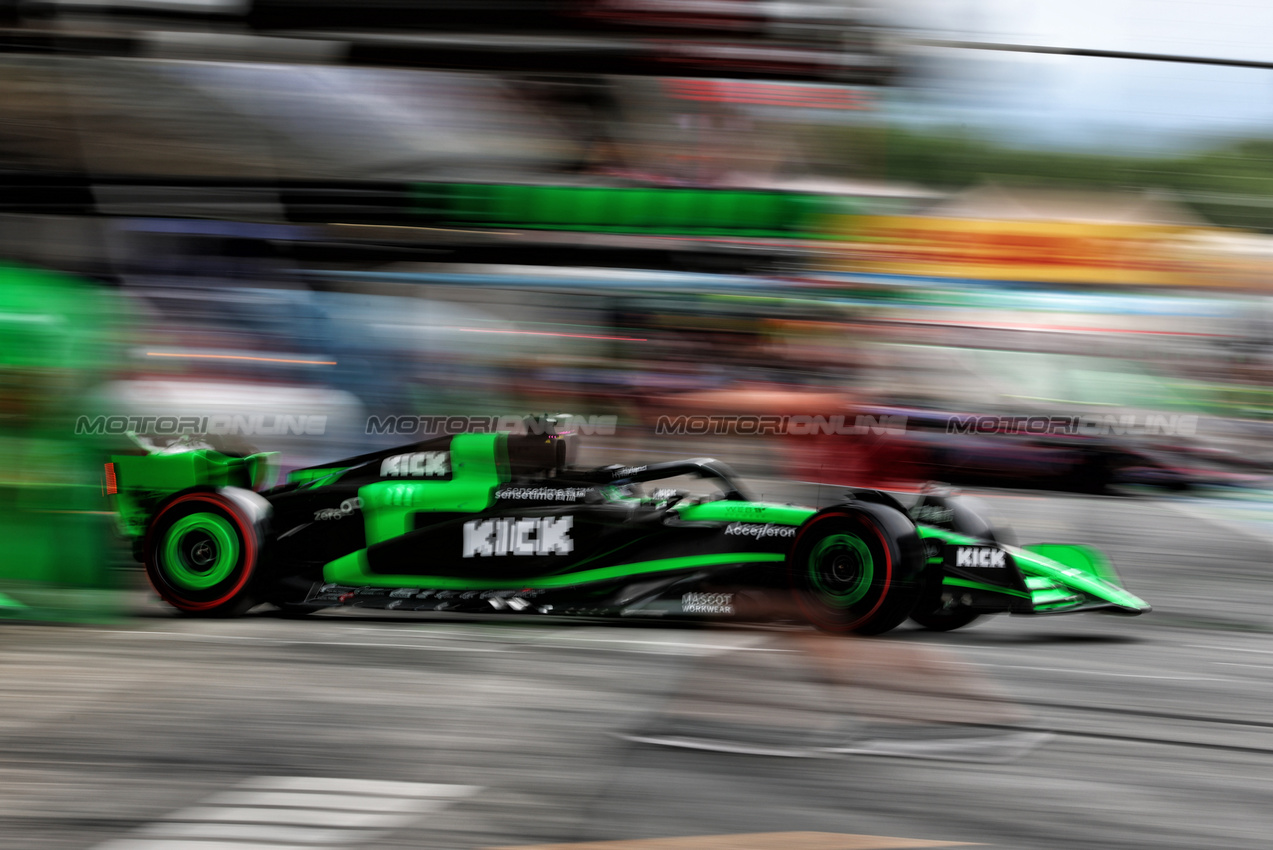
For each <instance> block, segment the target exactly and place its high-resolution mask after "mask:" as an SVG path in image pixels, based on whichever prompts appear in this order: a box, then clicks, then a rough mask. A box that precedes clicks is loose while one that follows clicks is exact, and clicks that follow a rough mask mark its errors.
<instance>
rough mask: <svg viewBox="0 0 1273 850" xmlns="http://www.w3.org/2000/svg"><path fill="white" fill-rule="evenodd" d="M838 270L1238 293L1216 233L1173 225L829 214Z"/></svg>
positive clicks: (1237, 274) (1235, 263) (1244, 281)
mask: <svg viewBox="0 0 1273 850" xmlns="http://www.w3.org/2000/svg"><path fill="white" fill-rule="evenodd" d="M831 229H832V230H834V231H835V232H838V233H840V234H842V235H843V237H844V238H845V240H846V243H845V244H846V246H847V247H846V249H845V251H844V252H843V253H842V254H841V255H840V256H839V257H838V258H837V259H836V260H835V261H834V266H835V269H836V270H837V271H856V272H868V273H875V274H893V275H906V276H919V277H947V278H958V279H969V280H988V281H1020V282H1030V283H1042V284H1103V285H1119V286H1123V285H1136V286H1150V287H1153V286H1190V287H1196V286H1205V287H1240V288H1246V287H1247V286H1248V285H1249V284H1251V283H1253V279H1252V275H1250V274H1249V273H1248V272H1249V270H1248V269H1245V268H1244V267H1243V266H1242V264H1240V262H1239V259H1238V258H1236V257H1234V256H1232V255H1229V254H1226V253H1224V252H1222V251H1220V250H1218V249H1217V248H1216V246H1215V243H1214V241H1213V240H1209V238H1208V237H1209V235H1211V234H1215V233H1217V232H1223V231H1218V229H1214V228H1205V227H1192V226H1184V225H1176V224H1152V223H1121V222H1120V223H1103V222H1086V221H1040V220H1011V219H989V218H947V217H936V216H847V215H846V216H836V217H835V220H834V221H833V222H832V224H831Z"/></svg>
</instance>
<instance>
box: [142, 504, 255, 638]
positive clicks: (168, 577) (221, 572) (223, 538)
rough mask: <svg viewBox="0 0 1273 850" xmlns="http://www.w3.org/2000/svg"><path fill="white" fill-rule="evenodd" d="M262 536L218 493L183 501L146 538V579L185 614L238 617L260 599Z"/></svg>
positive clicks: (162, 514) (167, 507)
mask: <svg viewBox="0 0 1273 850" xmlns="http://www.w3.org/2000/svg"><path fill="white" fill-rule="evenodd" d="M261 542H262V541H261V533H260V530H259V529H258V528H257V525H256V523H254V522H253V521H252V520H251V519H249V517H248V516H247V515H246V514H245V512H244V511H243V510H242V509H241V507H240V506H239V505H238V504H236V503H235V501H234V500H232V499H230V498H228V497H226V496H225V495H222V494H221V493H212V492H192V493H186V494H184V495H180V496H177V497H176V498H174V499H173V500H172V501H170V502H169V503H168V504H167V505H165V506H164V507H163V508H162V509H161V510H160V511H159V513H158V515H157V516H156V517H155V519H154V521H153V522H152V523H151V526H150V530H149V532H148V533H147V535H146V541H145V547H144V563H145V565H146V575H147V577H148V578H149V579H150V583H151V585H152V586H154V588H155V590H156V592H158V593H159V595H160V596H161V597H162V598H163V599H164V601H165V602H167V603H168V604H169V605H172V606H173V607H174V608H176V609H177V610H178V611H180V612H182V613H183V614H189V615H192V616H204V617H232V616H237V615H239V614H243V613H245V612H246V611H247V610H248V609H249V608H252V607H253V606H254V605H255V604H256V603H257V602H258V601H259V600H257V598H256V597H255V596H254V594H253V591H254V589H255V587H254V586H255V584H256V581H255V579H256V572H257V567H258V565H259V563H260V558H261Z"/></svg>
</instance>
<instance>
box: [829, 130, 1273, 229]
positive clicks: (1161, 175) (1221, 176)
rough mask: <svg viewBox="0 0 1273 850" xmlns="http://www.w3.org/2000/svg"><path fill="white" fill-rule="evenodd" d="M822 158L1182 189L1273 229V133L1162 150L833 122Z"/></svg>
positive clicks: (1222, 216) (1205, 212)
mask: <svg viewBox="0 0 1273 850" xmlns="http://www.w3.org/2000/svg"><path fill="white" fill-rule="evenodd" d="M817 146H818V147H819V148H820V150H819V155H818V160H819V162H820V163H822V164H824V165H826V166H830V167H831V168H832V169H833V170H835V171H838V172H839V173H840V174H841V175H843V176H854V177H869V178H874V179H887V180H890V181H898V182H904V183H918V184H920V185H923V186H931V187H935V188H943V189H961V188H964V187H967V186H972V185H976V184H978V183H985V182H997V183H1003V184H1007V185H1022V184H1028V185H1035V186H1056V187H1065V188H1088V189H1120V190H1127V189H1159V190H1165V191H1170V192H1173V193H1175V194H1176V195H1178V196H1179V199H1180V200H1181V201H1183V202H1184V203H1186V204H1188V205H1189V206H1190V207H1192V208H1193V209H1194V210H1195V211H1196V212H1197V213H1198V214H1199V215H1201V216H1202V217H1204V218H1205V219H1207V220H1208V221H1210V222H1212V223H1214V224H1218V225H1224V226H1232V227H1243V228H1248V229H1253V230H1261V231H1266V232H1273V138H1250V139H1234V140H1232V141H1229V142H1225V143H1220V144H1217V145H1215V146H1213V147H1211V148H1208V149H1203V150H1197V151H1188V152H1180V153H1175V154H1165V155H1162V156H1149V155H1142V156H1137V155H1132V154H1114V153H1110V154H1105V153H1097V152H1086V151H1063V150H1042V149H1027V148H1018V147H1012V146H1008V145H1004V144H1001V143H999V142H996V141H994V140H992V139H988V138H985V137H982V136H977V135H973V134H970V133H968V132H967V131H965V130H964V129H963V128H959V127H954V128H951V127H944V128H934V129H927V130H925V129H915V128H909V129H903V128H898V127H888V128H884V127H829V128H823V129H822V130H821V133H820V137H819V139H818V142H817Z"/></svg>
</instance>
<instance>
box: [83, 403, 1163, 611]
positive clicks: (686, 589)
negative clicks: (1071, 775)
mask: <svg viewBox="0 0 1273 850" xmlns="http://www.w3.org/2000/svg"><path fill="white" fill-rule="evenodd" d="M576 440H577V435H576V434H574V433H572V432H570V431H568V430H565V429H562V428H557V427H550V428H544V429H525V432H524V433H516V432H514V433H487V434H475V433H466V434H456V435H452V436H443V437H436V438H433V439H429V440H425V441H422V442H419V443H414V444H411V445H407V446H403V447H400V448H395V449H389V450H383V451H377V452H373V453H371V454H365V455H361V456H358V457H351V458H346V459H344V460H340V461H336V462H333V463H330V464H325V465H322V466H316V467H310V468H306V469H299V470H295V471H293V472H292V473H290V474H289V476H288V480H287V483H285V484H281V485H279V486H275V487H272V488H269V489H264V490H260V491H259V492H258V486H259V485H260V484H261V483H262V482H263V481H264V480H266V479H267V478H268V470H269V468H270V466H271V461H272V457H271V456H269V455H265V454H250V455H246V456H235V455H233V454H229V453H222V452H220V451H217V450H215V449H213V448H212V447H211V446H209V445H207V444H204V443H200V442H198V441H194V442H191V441H187V442H185V443H177V444H174V445H171V446H167V447H155V446H147V447H145V449H144V453H140V452H139V453H134V454H125V455H117V456H113V457H112V458H111V460H110V462H109V463H108V464H106V470H105V471H106V490H107V492H108V493H111V494H114V498H115V499H116V500H117V509H118V513H119V516H120V526H121V528H122V530H123V531H124V533H125V534H127V535H128V536H130V537H132V538H133V540H134V553H135V555H136V557H137V558H138V560H140V561H142V563H144V564H145V567H146V573H147V575H148V576H149V578H150V581H151V583H152V584H153V586H154V588H155V590H157V591H158V593H159V595H160V596H161V597H163V598H164V599H165V600H166V601H167V602H169V603H170V604H171V605H172V606H173V607H175V608H177V609H178V610H179V611H182V612H184V613H186V614H193V615H220V616H227V615H235V614H241V613H243V612H246V611H247V610H248V609H249V608H252V607H253V606H255V605H257V604H259V603H265V602H268V603H272V604H274V605H276V606H278V607H279V608H281V609H283V610H284V611H286V612H293V613H306V612H310V611H316V610H320V609H323V608H330V607H335V606H354V607H361V608H376V609H387V610H388V609H392V610H403V611H456V612H465V613H477V612H488V613H489V612H500V613H505V614H515V613H520V614H536V613H537V614H552V615H582V616H590V617H662V618H680V617H688V618H707V619H743V620H752V621H754V620H763V619H771V620H772V619H783V620H790V619H793V618H797V617H798V618H802V619H805V620H807V621H809V622H811V623H812V624H814V625H815V626H817V627H819V628H822V629H826V630H829V631H841V632H857V633H859V634H879V633H881V632H885V631H888V630H889V629H892V628H893V627H895V626H897V625H899V624H900V623H902V622H903V621H904V620H906V618H907V617H910V618H912V619H913V620H914V621H915V622H917V623H919V624H920V625H922V626H924V627H927V628H931V629H939V630H946V629H952V628H958V627H960V626H963V625H966V624H968V623H970V622H972V621H973V620H975V619H976V618H977V617H978V616H980V615H983V614H989V613H1002V612H1007V613H1014V614H1050V613H1060V612H1067V611H1088V610H1103V611H1108V612H1114V613H1122V614H1139V613H1142V612H1144V611H1148V610H1149V606H1148V605H1146V604H1145V603H1144V602H1142V601H1141V600H1140V599H1138V598H1137V597H1135V596H1133V595H1132V594H1130V593H1128V592H1127V591H1126V590H1124V589H1123V588H1122V586H1121V584H1120V582H1119V580H1118V577H1117V576H1116V575H1115V573H1114V571H1113V569H1112V568H1111V567H1110V566H1109V565H1108V563H1107V562H1106V561H1105V559H1104V558H1103V557H1102V556H1101V555H1100V554H1099V553H1097V552H1096V551H1094V550H1092V549H1089V548H1086V547H1083V546H1071V545H1060V544H1048V545H1040V546H1026V547H1022V548H1016V547H1013V546H1009V545H1005V544H1004V543H1002V542H999V541H997V540H996V535H995V533H994V531H993V530H992V529H991V528H990V526H989V524H988V523H987V522H986V521H985V520H984V519H983V518H982V517H981V516H980V515H979V514H978V513H977V512H976V511H975V510H973V509H971V508H970V507H969V506H968V505H967V504H966V503H965V502H964V501H962V500H961V498H960V497H953V496H949V495H943V494H940V493H928V494H925V495H924V496H923V497H921V498H920V500H919V501H918V502H917V503H916V504H915V505H913V506H911V507H910V508H909V509H908V508H907V507H904V506H903V505H902V504H901V503H900V502H899V501H898V500H897V499H896V498H895V497H894V496H892V495H889V494H887V493H884V492H881V491H876V490H862V489H857V490H850V491H848V492H847V493H845V495H844V497H843V499H842V500H841V501H839V502H838V503H837V504H834V505H832V506H830V507H825V508H822V509H815V508H812V507H797V506H793V505H786V504H774V503H766V502H757V501H753V500H752V499H750V498H749V497H748V496H747V495H746V494H745V492H744V490H743V487H742V486H741V485H740V484H739V482H738V481H737V480H736V479H735V477H734V475H733V473H732V472H731V471H730V470H729V468H728V467H726V466H725V465H724V464H722V463H720V462H718V461H715V460H710V459H704V458H698V459H691V460H678V461H670V462H666V463H656V464H649V465H644V466H604V467H599V468H593V469H581V468H576V467H575V466H574V465H573V459H574V456H575V453H576V449H577V445H576ZM673 479H684V480H686V481H687V482H689V481H690V480H691V479H697V480H698V482H697V483H698V486H700V488H702V485H710V488H703V489H710V490H711V491H712V492H710V493H707V494H703V495H697V496H692V495H690V493H689V492H688V491H686V490H682V489H672V488H670V487H668V486H667V484H668V483H669V482H672V481H673ZM657 485H662V486H657Z"/></svg>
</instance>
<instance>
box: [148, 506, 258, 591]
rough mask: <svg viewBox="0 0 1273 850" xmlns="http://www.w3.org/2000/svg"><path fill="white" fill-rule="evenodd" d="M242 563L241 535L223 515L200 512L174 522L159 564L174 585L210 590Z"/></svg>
mask: <svg viewBox="0 0 1273 850" xmlns="http://www.w3.org/2000/svg"><path fill="white" fill-rule="evenodd" d="M238 562H239V535H238V532H237V530H236V529H235V526H234V524H233V523H232V522H230V520H228V519H226V518H225V517H223V516H221V515H219V514H213V513H206V512H205V513H197V514H190V515H189V516H186V517H182V518H181V519H179V520H177V521H176V522H175V523H173V524H172V527H171V528H169V529H168V534H167V535H166V536H165V537H164V547H163V556H162V557H161V558H160V562H159V567H160V569H161V570H162V571H163V573H164V576H165V577H167V578H168V579H169V580H170V581H171V582H172V583H173V584H175V585H178V586H179V587H183V588H185V589H186V590H207V589H208V588H210V587H216V586H217V585H218V584H220V583H221V582H223V581H225V580H226V578H227V577H228V576H229V575H230V573H232V572H234V566H235V564H237V563H238Z"/></svg>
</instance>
